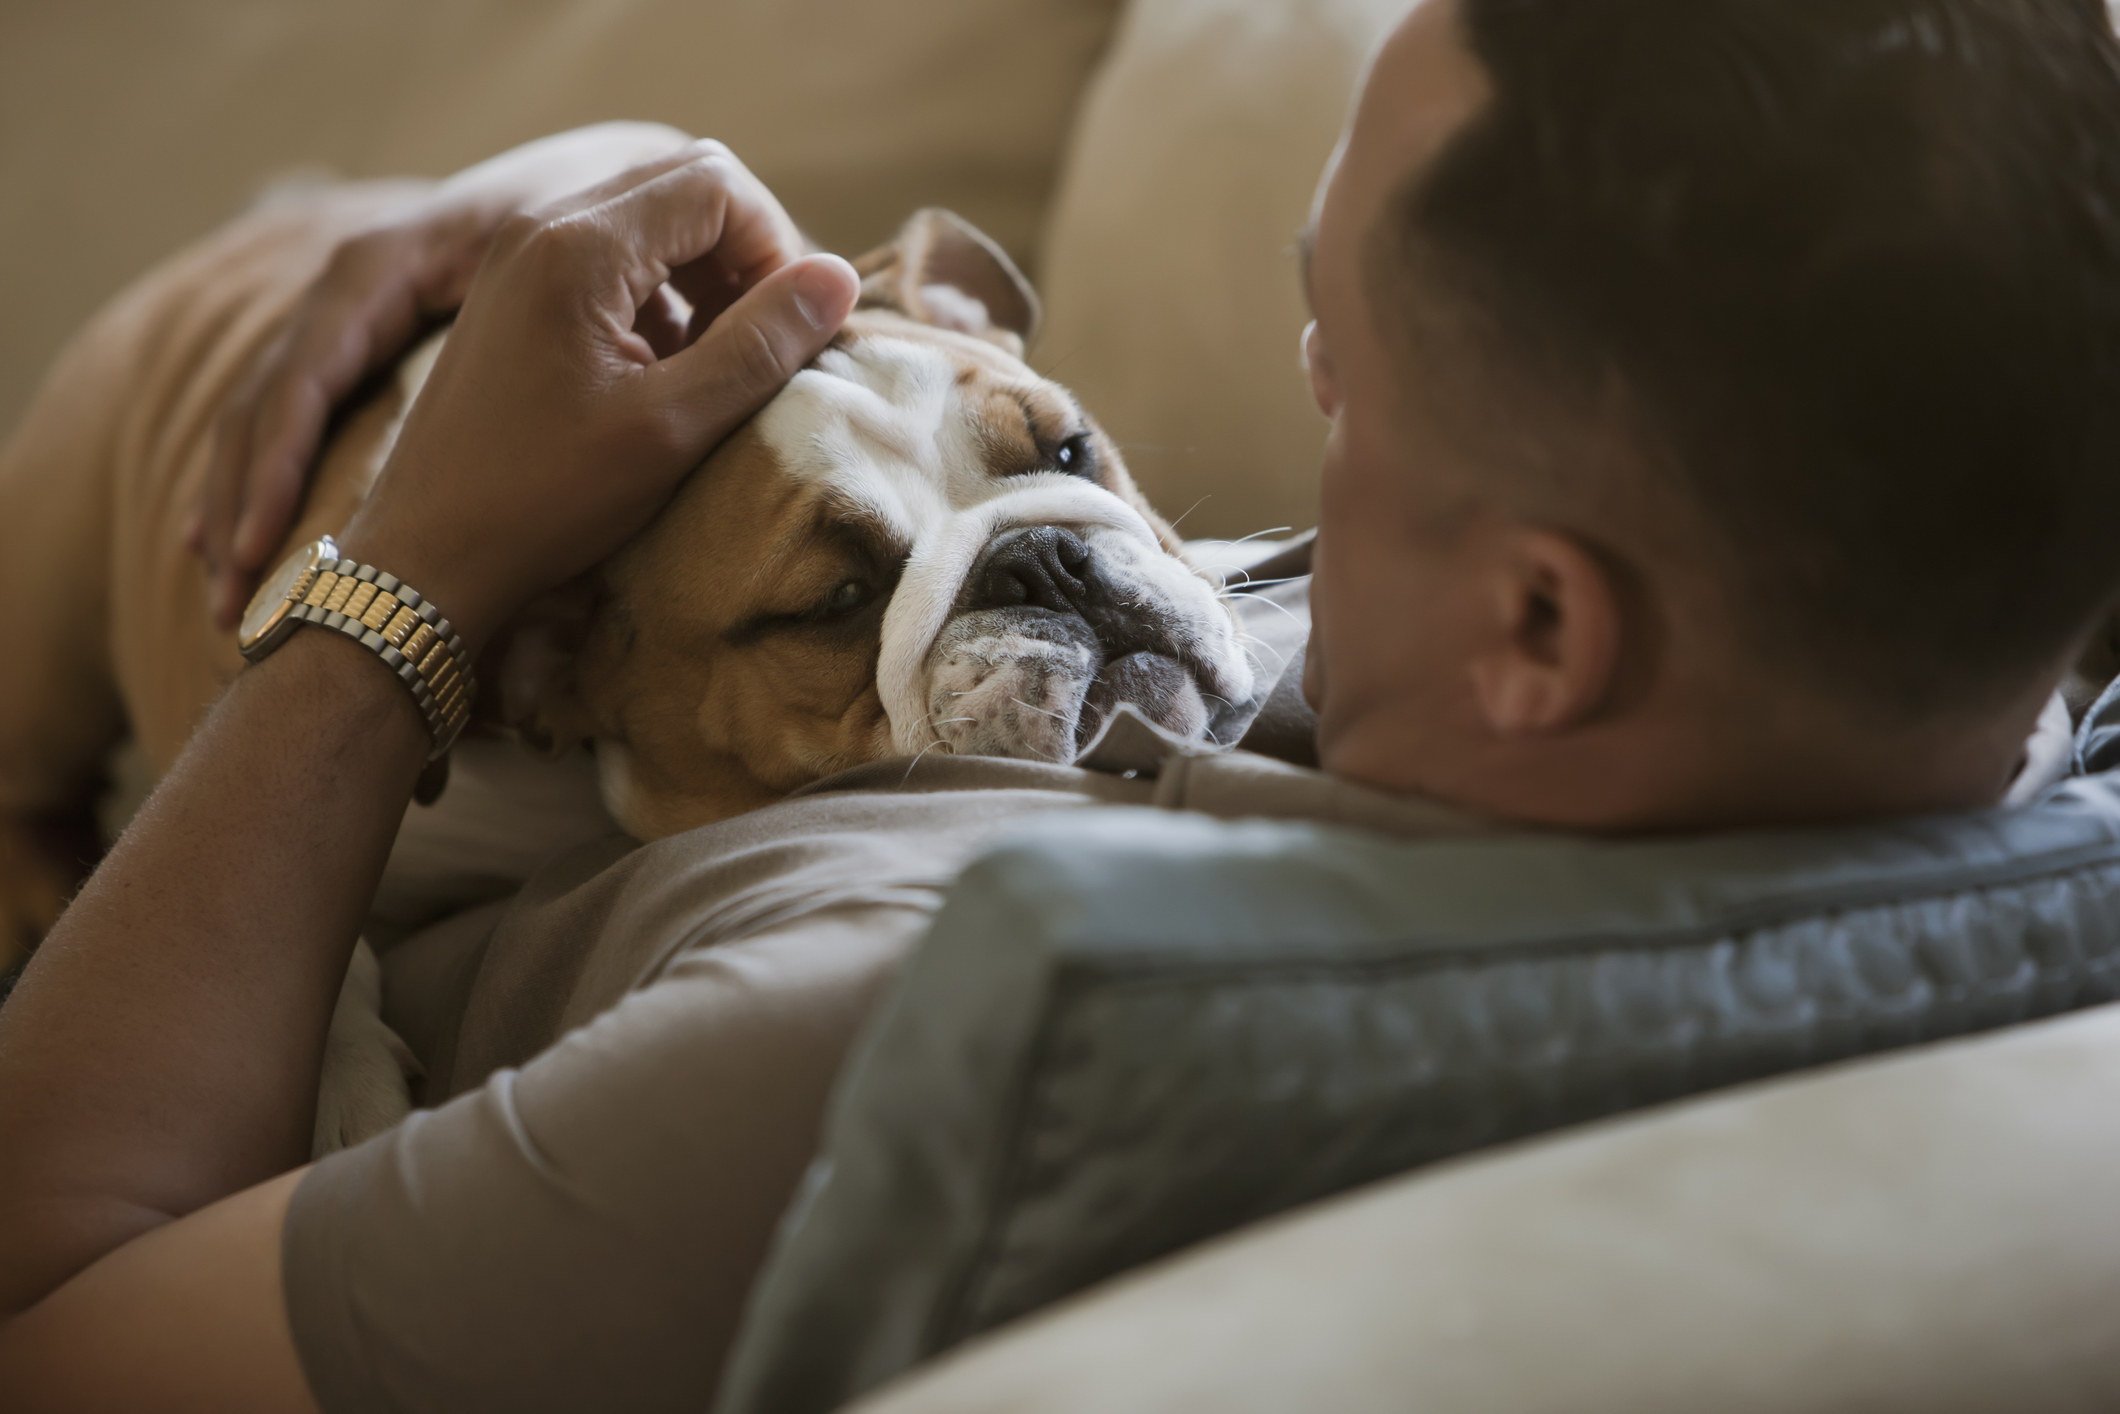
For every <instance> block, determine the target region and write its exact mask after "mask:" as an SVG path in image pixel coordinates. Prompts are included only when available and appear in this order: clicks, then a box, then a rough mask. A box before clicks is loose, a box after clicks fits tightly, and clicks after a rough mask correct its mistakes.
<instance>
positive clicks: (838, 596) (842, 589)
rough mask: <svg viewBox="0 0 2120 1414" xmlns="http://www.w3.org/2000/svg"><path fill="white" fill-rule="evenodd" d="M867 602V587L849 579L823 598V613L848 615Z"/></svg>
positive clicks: (858, 581) (856, 580)
mask: <svg viewBox="0 0 2120 1414" xmlns="http://www.w3.org/2000/svg"><path fill="white" fill-rule="evenodd" d="M868 602H869V587H868V585H866V584H864V583H862V582H861V581H860V580H858V579H850V580H848V581H847V582H846V583H845V584H842V585H840V586H839V587H838V588H836V589H834V590H833V591H832V592H831V593H830V594H827V595H826V596H825V600H824V611H825V612H826V613H828V614H849V613H852V612H853V611H854V610H856V609H858V608H860V607H861V606H862V605H863V604H866V603H868Z"/></svg>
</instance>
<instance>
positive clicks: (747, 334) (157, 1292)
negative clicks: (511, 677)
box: [0, 144, 858, 1410]
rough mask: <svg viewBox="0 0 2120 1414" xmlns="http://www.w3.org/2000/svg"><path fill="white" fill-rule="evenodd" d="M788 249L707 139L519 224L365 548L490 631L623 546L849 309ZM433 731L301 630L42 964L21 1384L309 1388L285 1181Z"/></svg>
mask: <svg viewBox="0 0 2120 1414" xmlns="http://www.w3.org/2000/svg"><path fill="white" fill-rule="evenodd" d="M794 241H795V236H794V228H793V227H792V226H791V225H789V224H788V222H787V218H786V216H785V214H784V213H783V212H782V211H781V209H780V207H779V205H778V204H777V203H775V202H774V201H773V199H772V198H771V196H769V195H768V194H767V193H766V192H765V189H764V188H763V187H761V186H760V185H759V184H758V182H757V180H756V179H755V178H753V177H752V176H751V174H750V173H748V172H746V171H745V170H744V169H743V167H742V166H741V164H739V163H738V162H737V161H736V160H735V159H734V158H733V157H731V156H730V155H729V154H728V152H727V151H726V150H724V149H722V148H721V147H719V146H717V145H714V144H701V145H699V146H696V147H690V148H686V149H684V150H682V151H679V152H676V153H672V154H668V155H666V156H664V157H662V158H661V159H659V160H657V161H654V162H650V163H648V164H647V165H645V166H641V167H636V168H634V169H632V170H630V171H628V172H626V173H624V174H623V175H621V176H619V177H617V178H616V179H613V180H611V181H609V182H607V183H605V185H604V186H602V187H600V188H597V189H595V190H592V191H589V192H586V193H583V194H582V195H580V196H578V197H574V198H571V199H569V200H566V201H563V202H561V203H559V204H558V205H556V206H552V207H549V208H547V209H545V210H543V211H542V212H540V213H538V214H536V215H534V216H519V217H514V218H511V219H509V220H508V221H506V222H504V223H502V225H501V228H500V230H499V231H498V233H497V235H496V236H495V238H494V241H493V243H492V249H491V251H490V252H489V254H488V256H487V258H486V260H485V263H484V264H483V265H482V266H481V268H480V270H479V273H478V275H477V276H476V278H475V279H474V280H473V282H472V287H471V290H470V294H469V297H468V299H467V301H466V304H465V307H464V313H463V316H462V319H461V320H460V322H459V323H458V326H457V331H456V333H455V335H454V336H453V337H452V338H451V340H450V342H449V345H448V348H447V350H446V352H445V353H444V354H443V356H442V358H441V360H440V361H439V363H438V365H437V367H436V369H435V372H434V375H433V377H432V379H431V380H430V382H429V384H428V386H427V390H426V392H425V393H424V394H423V395H422V397H421V398H420V400H419V402H418V404H417V405H416V407H415V410H414V412H413V415H412V417H411V418H410V419H409V422H408V425H407V426H406V428H405V430H404V433H403V436H402V437H401V438H400V440H399V442H398V445H397V448H396V450H395V451H394V452H393V454H392V456H391V459H390V461H389V463H388V465H387V466H386V467H385V468H384V471H383V474H382V477H381V480H380V482H379V484H378V486H377V488H376V491H375V494H374V495H373V496H372V497H371V499H370V500H369V501H368V503H367V505H366V506H365V507H364V508H363V509H362V511H361V512H360V514H359V515H358V516H357V517H356V519H355V522H354V524H353V525H352V526H349V527H348V528H347V531H346V533H345V536H344V542H345V545H346V549H347V553H349V554H354V555H359V556H361V557H363V558H365V559H369V560H372V561H374V562H376V563H378V564H380V565H383V566H385V567H387V568H389V569H391V570H392V571H394V572H396V573H398V574H400V575H402V576H403V577H404V578H405V579H407V580H408V581H409V582H411V583H412V584H413V585H415V586H416V587H418V588H419V589H420V590H421V591H422V592H426V593H431V594H432V595H433V596H434V598H435V601H436V603H437V604H439V605H440V606H441V607H442V608H443V610H444V611H445V612H447V613H448V614H449V615H450V616H451V617H452V618H454V619H456V620H457V621H458V622H459V623H460V624H461V625H462V629H463V632H464V634H465V637H466V638H467V639H470V640H472V641H473V642H476V641H477V640H478V639H479V638H480V637H482V636H483V635H484V634H485V633H487V632H489V631H490V630H491V629H492V627H493V626H494V625H495V624H496V623H497V622H498V621H499V620H500V619H501V618H502V617H503V616H505V615H506V614H507V613H508V612H509V610H510V609H512V608H513V607H514V606H515V605H516V604H518V603H519V602H520V601H521V600H522V599H524V598H525V597H527V596H528V595H530V594H532V593H535V592H536V591H537V590H539V589H540V588H543V587H545V586H547V585H550V584H555V583H557V582H559V581H561V580H563V579H566V578H568V577H570V576H572V575H574V574H576V573H578V572H580V571H581V570H582V569H584V568H586V567H588V566H589V565H591V564H593V563H595V562H596V561H597V560H599V559H601V558H602V557H603V556H604V555H606V554H608V553H609V552H610V551H611V550H612V549H613V548H615V547H616V546H617V545H618V544H620V543H621V542H622V541H624V540H625V539H626V538H627V537H628V536H630V535H632V534H633V533H634V532H635V531H636V530H638V529H639V527H640V526H641V524H642V523H643V522H644V521H646V520H647V519H648V517H649V516H651V515H653V514H654V512H655V510H656V508H657V507H659V506H660V505H661V504H662V503H663V501H664V500H665V499H666V498H667V497H668V496H669V494H670V492H671V491H672V489H673V488H674V487H675V486H676V485H677V483H678V481H679V480H680V479H681V478H682V477H684V475H685V474H686V473H687V472H688V471H690V470H691V469H692V468H693V467H694V466H696V465H697V464H698V462H699V460H700V459H701V458H702V457H703V456H704V455H705V454H706V453H707V452H708V451H709V450H710V449H711V448H712V447H713V446H714V444H715V443H716V442H718V441H719V440H720V439H721V438H722V437H724V436H726V435H727V434H728V432H729V431H730V430H731V429H732V428H734V427H735V426H737V424H739V423H740V422H742V421H743V419H745V418H746V417H748V416H750V415H751V413H752V412H753V411H755V410H756V409H757V408H758V407H759V405H760V404H762V403H764V402H765V401H766V400H767V399H768V398H770V397H771V396H772V395H773V394H774V393H775V392H776V391H778V389H779V388H780V386H781V385H782V384H783V383H784V382H785V381H786V380H787V379H788V377H790V376H791V375H792V374H793V373H794V372H795V371H796V370H797V369H799V368H800V367H801V366H802V365H803V363H804V362H806V361H807V360H808V359H809V358H810V357H811V356H812V355H813V354H815V353H816V352H817V350H818V349H820V348H821V347H823V345H824V344H825V343H826V342H827V341H828V340H829V339H830V338H831V337H832V334H833V332H834V331H835V330H836V329H837V328H838V327H839V324H840V322H841V321H842V320H843V319H844V318H845V317H846V315H847V312H848V310H850V309H851V308H852V307H853V303H854V299H855V295H856V292H857V289H858V282H857V281H856V278H855V276H854V272H853V270H852V269H851V268H850V267H849V266H848V265H847V264H846V263H845V262H844V261H840V260H837V259H835V258H832V257H829V256H813V257H807V258H801V259H793V260H791V259H790V254H791V251H792V250H793V247H794ZM682 304H689V305H690V306H691V307H692V313H691V314H690V315H689V316H687V317H686V318H683V319H680V318H678V317H677V316H678V315H679V314H680V313H681V312H682ZM716 314H718V316H719V317H712V316H714V315H716ZM702 326H703V327H702ZM429 744H430V743H429V739H428V737H427V733H426V730H425V728H424V726H423V725H422V723H421V719H420V715H419V712H418V710H417V709H416V707H415V705H414V703H413V701H412V698H411V697H410V695H409V694H407V693H406V692H405V690H404V685H403V684H402V683H400V682H398V681H397V680H396V678H395V677H394V676H393V675H392V674H391V673H390V672H388V671H387V670H386V669H384V668H383V667H382V666H381V665H380V664H378V663H377V662H376V660H375V658H374V656H373V655H372V654H370V653H368V652H367V651H366V650H365V649H362V648H360V647H359V646H357V645H355V644H352V643H350V642H348V641H347V640H346V639H344V638H343V637H341V636H340V635H338V634H333V633H298V634H296V635H295V636H294V638H293V639H292V640H290V641H289V642H288V643H287V644H286V645H285V646H283V647H282V648H281V649H280V650H279V651H278V652H276V653H275V654H273V656H272V657H270V658H268V659H266V660H265V661H264V662H262V663H260V664H258V665H257V666H256V667H254V668H252V669H250V670H248V671H246V672H244V673H243V674H241V675H240V676H239V677H237V679H236V680H235V682H234V683H233V684H232V685H231V686H230V688H229V690H228V692H227V693H226V694H224V695H223V697H222V698H221V700H220V701H219V702H217V703H216V704H215V705H214V707H213V709H212V710H211V711H210V712H209V713H207V715H206V717H205V719H204V721H203V722H202V723H201V724H200V727H199V729H198V730H197V731H196V732H195V733H194V734H193V736H192V739H191V741H190V743H189V744H188V745H187V746H186V747H185V749H184V751H183V753H182V754H181V755H180V756H179V757H178V758H177V761H176V763H175V764H174V765H173V766H172V767H171V769H170V771H169V773H168V775H166V776H165V777H164V778H163V780H162V782H161V784H160V785H159V786H157V787H156V789H155V792H154V794H153V795H152V796H151V797H150V798H149V800H148V802H147V804H146V805H145V806H144V807H143V808H142V809H141V811H140V813H139V815H138V816H137V817H136V818H135V819H134V821H133V823H132V824H131V826H129V827H128V828H127V830H126V832H125V834H124V836H123V838H121V839H120V840H119V841H118V843H117V845H116V846H115V847H114V848H113V849H112V851H111V853H110V854H109V856H108V857H107V858H105V860H104V861H103V863H102V864H101V865H100V866H99V867H98V868H97V870H96V872H95V873H94V874H93V875H91V876H90V878H89V880H88V882H87V883H86V884H85V885H84V886H83V887H82V889H81V892H80V893H79V895H78V896H76V898H75V899H74V901H73V903H72V905H71V906H70V907H69V908H68V909H67V911H66V914H65V916H64V917H62V918H61V919H60V920H59V922H58V924H57V925H56V926H55V927H54V928H53V929H52V932H51V934H50V936H49V937H47V938H46V939H45V942H44V945H43V947H42V948H41V949H40V950H39V951H38V953H37V955H36V956H35V957H34V958H33V959H32V960H31V962H30V964H29V966H28V968H27V969H26V970H25V971H24V972H23V974H22V978H21V981H20V983H19V984H18V985H17V987H16V989H15V991H14V993H13V995H12V996H11V997H10V998H9V1000H8V1004H7V1006H6V1008H5V1010H4V1012H0V1388H4V1389H6V1391H7V1395H8V1408H10V1409H14V1408H17V1407H21V1408H25V1409H35V1408H83V1407H88V1405H90V1404H94V1405H95V1407H99V1408H103V1407H108V1408H146V1407H155V1408H178V1407H182V1408H201V1409H207V1408H210V1409H234V1408H246V1409H248V1408H274V1409H289V1410H303V1409H308V1408H312V1407H313V1404H312V1402H311V1400H310V1398H309V1395H308V1391H307V1389H306V1387H305V1386H304V1383H303V1378H302V1371H301V1367H300V1363H299V1361H298V1359H297V1357H296V1354H295V1351H294V1347H293V1344H292V1337H291V1335H290V1334H289V1331H288V1328H287V1324H286V1316H285V1306H284V1300H283V1297H282V1294H281V1292H280V1289H279V1263H278V1260H277V1253H278V1243H279V1222H280V1218H281V1216H282V1215H283V1214H284V1212H285V1211H286V1204H287V1201H288V1195H289V1194H290V1193H291V1192H292V1190H293V1186H294V1182H295V1180H294V1179H293V1178H291V1177H282V1176H281V1175H285V1174H286V1173H287V1171H288V1170H289V1169H290V1168H291V1167H292V1166H293V1165H295V1164H298V1163H299V1162H300V1161H301V1159H302V1157H303V1156H304V1155H305V1154H306V1153H307V1152H308V1148H309V1141H310V1136H311V1133H312V1128H313V1120H312V1115H313V1110H314V1106H315V1101H316V1089H317V1068H318V1059H319V1057H320V1056H321V1055H322V1053H323V1048H324V1036H325V1028H326V1024H327V1022H328V1019H329V1017H330V1014H331V1007H332V1002H333V999H334V998H335V997H336V996H337V994H338V990H339V985H340V982H341V981H342V979H343V978H344V976H345V971H346V960H347V957H348V955H349V953H350V952H351V950H352V947H353V941H354V937H355V934H356V933H357V932H358V931H359V929H360V926H361V922H362V919H363V918H364V917H365V916H366V914H367V911H368V908H369V905H370V903H371V901H372V900H373V898H374V896H375V886H376V881H377V879H378V878H379V877H380V875H381V873H382V869H383V864H384V861H385V859H386V858H387V857H388V855H389V852H390V844H391V841H392V839H393V838H394V837H395V835H396V833H397V828H398V824H399V822H400V820H401V819H402V818H403V815H404V811H405V806H406V802H407V801H408V800H409V799H410V797H411V793H412V786H413V781H414V780H415V778H416V777H417V776H418V774H419V771H420V766H421V763H422V762H423V761H424V759H425V757H426V754H427V749H428V746H429ZM238 1190H243V1191H240V1192H239V1191H238ZM232 1194H233V1195H234V1196H232V1197H231V1196H230V1195H232ZM202 1281H203V1285H202ZM202 1291H203V1292H205V1293H206V1294H205V1295H204V1296H202V1295H200V1293H201V1292H202ZM175 1307H181V1308H182V1310H181V1312H178V1313H177V1314H174V1315H173V1314H172V1311H173V1309H174V1308H175Z"/></svg>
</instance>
